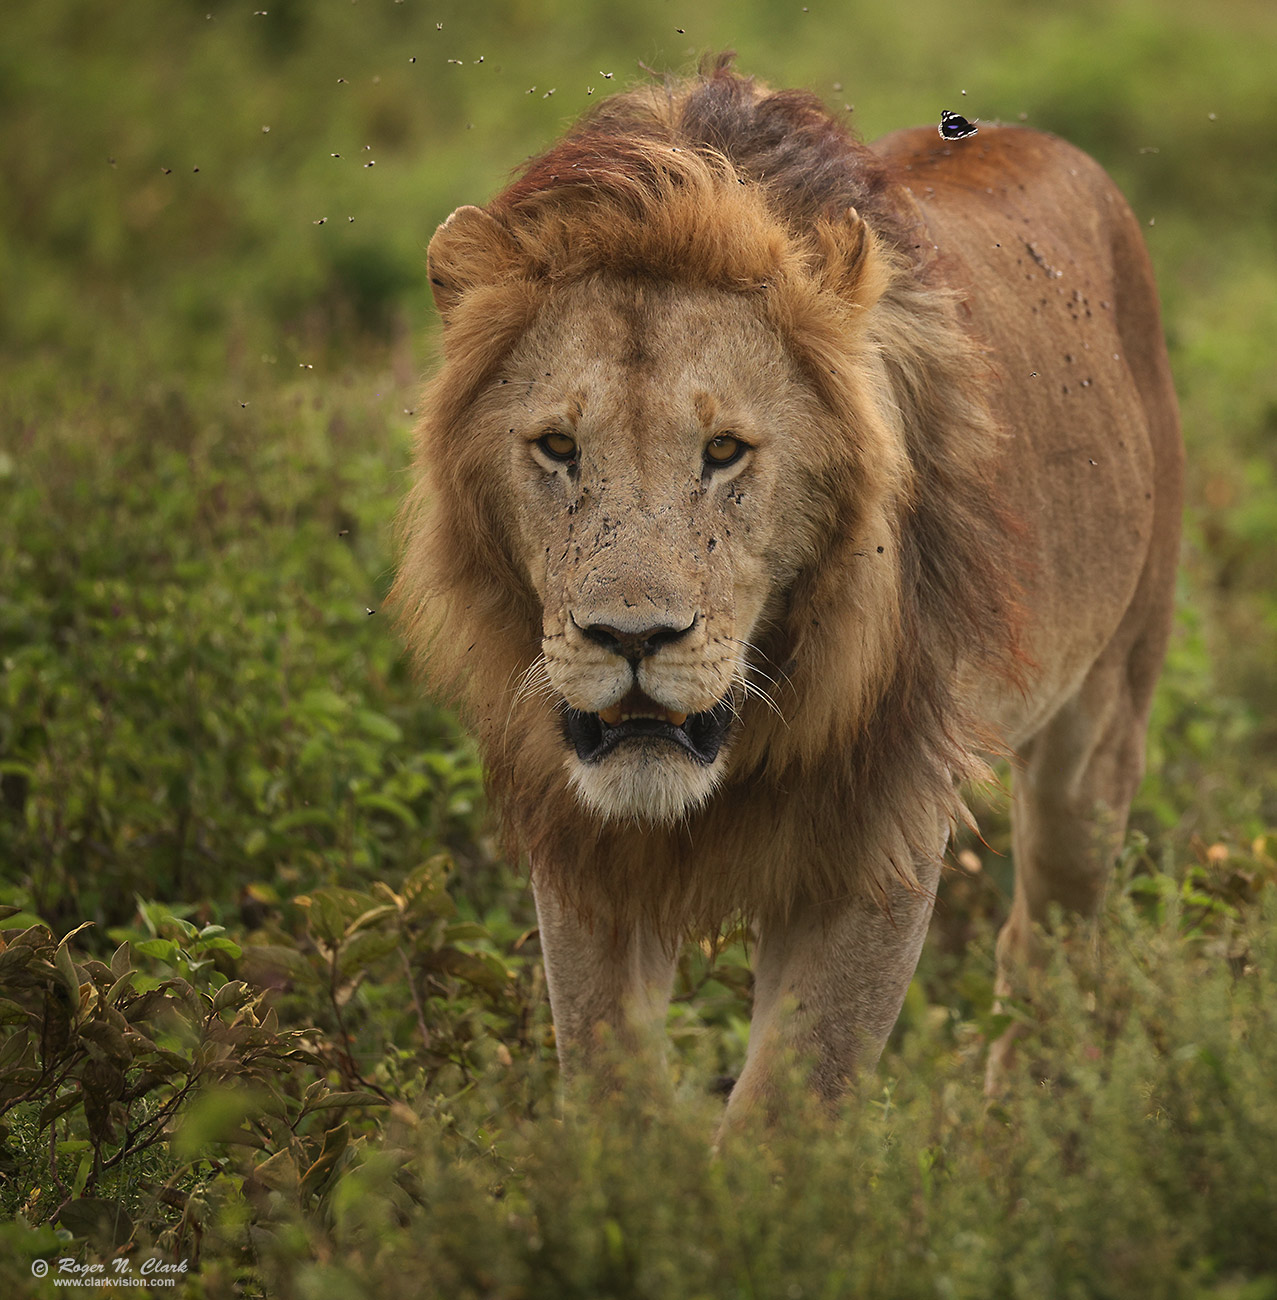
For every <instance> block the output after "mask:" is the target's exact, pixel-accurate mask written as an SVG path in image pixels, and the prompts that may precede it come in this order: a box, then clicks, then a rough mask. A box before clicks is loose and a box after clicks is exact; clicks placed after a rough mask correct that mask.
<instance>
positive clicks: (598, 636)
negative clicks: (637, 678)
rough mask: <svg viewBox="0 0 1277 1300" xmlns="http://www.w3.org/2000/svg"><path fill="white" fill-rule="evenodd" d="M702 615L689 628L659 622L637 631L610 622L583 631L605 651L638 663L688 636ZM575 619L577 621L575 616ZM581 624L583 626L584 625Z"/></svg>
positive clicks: (695, 618) (591, 625)
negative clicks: (627, 629)
mask: <svg viewBox="0 0 1277 1300" xmlns="http://www.w3.org/2000/svg"><path fill="white" fill-rule="evenodd" d="M699 618H700V615H699V614H697V615H694V616H693V618H692V621H691V622H690V623H689V624H688V625H687V626H686V627H671V626H670V625H669V624H668V623H658V624H655V625H654V626H652V627H645V628H642V629H640V630H639V631H636V632H629V631H626V630H624V629H622V628H618V627H613V626H612V625H611V624H610V623H590V624H589V625H588V626H586V627H582V628H581V632H582V633H583V634H584V635H585V636H587V637H589V639H590V640H591V641H593V642H594V643H595V644H596V645H601V646H602V647H603V648H604V649H605V650H610V651H611V652H612V653H613V654H616V655H620V656H621V657H622V658H623V659H628V660H629V661H630V663H632V664H636V663H638V661H639V660H640V659H646V658H647V657H648V655H653V654H655V653H656V652H657V651H658V650H660V649H661V648H662V647H663V646H667V645H672V644H673V643H674V642H675V641H679V640H681V639H682V638H683V637H685V636H687V634H688V633H689V632H690V631H691V630H692V629H693V628H694V627H695V626H696V623H697V620H698V619H699ZM573 622H576V620H575V619H573ZM577 626H578V627H580V624H577Z"/></svg>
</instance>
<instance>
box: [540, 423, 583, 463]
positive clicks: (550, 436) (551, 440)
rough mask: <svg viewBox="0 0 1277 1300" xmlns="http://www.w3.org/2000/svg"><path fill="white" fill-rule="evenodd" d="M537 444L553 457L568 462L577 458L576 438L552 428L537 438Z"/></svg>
mask: <svg viewBox="0 0 1277 1300" xmlns="http://www.w3.org/2000/svg"><path fill="white" fill-rule="evenodd" d="M537 446H538V447H540V448H541V450H542V451H543V452H545V454H546V455H547V456H548V457H549V458H550V459H551V460H557V461H560V462H562V463H563V464H565V465H566V464H567V463H568V462H569V461H573V460H575V459H576V439H575V438H570V437H569V436H568V435H567V434H566V433H560V432H559V431H558V430H557V429H551V430H550V431H549V432H548V433H543V434H542V435H541V436H540V437H539V438H538V439H537Z"/></svg>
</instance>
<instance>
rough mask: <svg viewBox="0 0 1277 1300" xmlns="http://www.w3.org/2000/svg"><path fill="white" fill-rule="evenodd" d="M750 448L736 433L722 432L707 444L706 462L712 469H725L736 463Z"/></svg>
mask: <svg viewBox="0 0 1277 1300" xmlns="http://www.w3.org/2000/svg"><path fill="white" fill-rule="evenodd" d="M748 450H749V444H748V443H746V442H742V441H741V440H740V439H739V438H738V437H736V435H735V434H731V433H720V434H719V435H718V437H717V438H711V439H710V440H709V441H708V442H707V443H706V444H705V464H706V466H707V467H708V468H710V469H724V468H726V466H728V465H734V464H736V462H737V461H738V460H740V458H741V457H742V456H743V455H744V454H745V453H746V452H747V451H748Z"/></svg>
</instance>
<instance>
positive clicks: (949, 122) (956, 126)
mask: <svg viewBox="0 0 1277 1300" xmlns="http://www.w3.org/2000/svg"><path fill="white" fill-rule="evenodd" d="M978 129H979V128H978V127H977V126H976V125H975V123H974V122H968V121H967V119H966V118H965V117H963V116H962V114H961V113H951V112H949V110H948V109H947V108H945V109H942V110H941V112H940V138H941V139H942V140H965V139H966V138H967V136H969V135H975V133H976V131H977V130H978Z"/></svg>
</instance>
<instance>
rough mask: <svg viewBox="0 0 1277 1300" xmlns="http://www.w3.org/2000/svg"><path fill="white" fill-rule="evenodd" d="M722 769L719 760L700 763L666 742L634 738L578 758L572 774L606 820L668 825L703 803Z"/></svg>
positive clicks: (585, 797) (588, 805)
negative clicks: (595, 754) (591, 756)
mask: <svg viewBox="0 0 1277 1300" xmlns="http://www.w3.org/2000/svg"><path fill="white" fill-rule="evenodd" d="M721 771H722V764H721V763H720V762H717V761H715V762H711V763H703V762H700V761H698V760H697V759H695V758H692V757H690V756H689V755H686V754H684V753H682V752H681V751H679V750H676V749H674V748H672V747H671V746H670V745H669V743H668V742H667V741H663V740H657V739H647V740H643V739H635V740H630V741H627V742H626V743H625V744H623V745H619V746H617V747H616V748H615V749H613V750H612V751H611V752H610V753H608V754H607V755H606V756H605V757H603V758H600V759H598V760H596V761H594V762H590V763H585V762H581V761H580V760H579V759H574V761H573V762H572V765H571V772H570V777H569V779H570V781H571V785H572V789H573V790H574V791H575V793H576V796H577V798H578V799H580V801H581V802H582V804H584V805H585V807H586V808H587V809H588V810H589V811H590V812H591V813H593V814H594V815H595V816H596V817H598V818H599V819H600V820H602V821H606V822H638V823H640V824H643V825H648V826H669V825H672V824H674V823H676V822H679V821H681V820H682V819H683V818H685V817H688V816H690V815H691V814H692V813H694V812H695V811H696V810H697V809H698V808H699V807H701V806H702V805H703V804H704V803H705V801H706V800H707V799H708V798H709V797H710V795H711V794H713V792H714V790H715V788H716V787H717V785H718V783H719V779H720V775H721Z"/></svg>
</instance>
